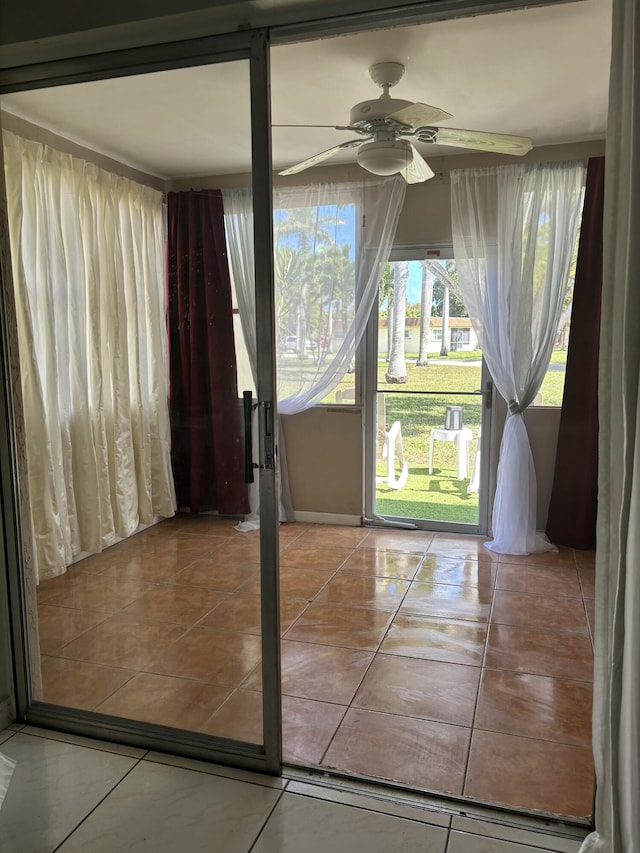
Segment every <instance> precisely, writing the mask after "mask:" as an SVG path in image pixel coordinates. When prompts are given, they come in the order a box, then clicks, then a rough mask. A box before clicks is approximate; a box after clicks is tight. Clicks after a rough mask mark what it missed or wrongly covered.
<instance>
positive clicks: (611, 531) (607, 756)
mask: <svg viewBox="0 0 640 853" xmlns="http://www.w3.org/2000/svg"><path fill="white" fill-rule="evenodd" d="M639 18H640V12H639V7H638V4H637V2H636V0H614V3H613V40H612V51H611V55H612V61H611V81H610V88H609V129H608V134H607V161H606V172H605V213H604V275H603V287H602V324H601V337H600V377H599V380H598V394H599V420H600V447H599V482H598V526H597V542H598V544H597V556H596V635H595V677H594V714H593V746H594V756H595V763H596V782H597V792H596V812H595V823H596V831H595V832H594V833H592V834H591V835H590V836H589V837H588V838H587V839H586V841H585V842H584V844H583V846H582V848H581V850H582V851H583V853H596V851H598V853H605V852H606V853H637V851H639V850H640V523H639V522H640V334H639V333H638V318H640V252H639V251H638V233H639V232H640V201H639V200H640V171H639V169H638V165H639V163H640V19H639Z"/></svg>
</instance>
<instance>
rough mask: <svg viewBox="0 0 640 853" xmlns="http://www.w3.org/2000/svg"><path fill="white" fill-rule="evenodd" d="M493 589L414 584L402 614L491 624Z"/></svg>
mask: <svg viewBox="0 0 640 853" xmlns="http://www.w3.org/2000/svg"><path fill="white" fill-rule="evenodd" d="M492 595H493V589H492V587H491V586H490V585H488V584H487V585H485V586H455V585H454V584H444V583H422V582H420V581H413V582H412V584H411V589H410V590H409V592H408V593H407V595H406V597H405V599H404V601H403V603H402V605H401V607H400V613H413V614H422V615H424V616H439V617H441V618H447V619H456V620H463V621H469V622H488V621H489V614H490V612H491V598H492Z"/></svg>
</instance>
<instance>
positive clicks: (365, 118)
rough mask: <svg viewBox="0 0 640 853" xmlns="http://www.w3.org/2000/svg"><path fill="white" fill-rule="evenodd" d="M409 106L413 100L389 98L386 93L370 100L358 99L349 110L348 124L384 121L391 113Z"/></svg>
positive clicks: (357, 125) (353, 125)
mask: <svg viewBox="0 0 640 853" xmlns="http://www.w3.org/2000/svg"><path fill="white" fill-rule="evenodd" d="M411 106H413V101H405V100H402V99H401V98H391V97H389V96H388V95H387V96H385V95H381V96H380V97H379V98H374V99H373V100H371V101H360V103H359V104H356V105H355V107H353V108H352V110H351V117H350V119H349V124H350V126H351V127H359V126H361V125H369V124H371V123H373V122H376V121H384V120H385V119H386V118H387V116H390V115H391V114H392V113H395V112H397V111H398V110H401V109H404V107H411Z"/></svg>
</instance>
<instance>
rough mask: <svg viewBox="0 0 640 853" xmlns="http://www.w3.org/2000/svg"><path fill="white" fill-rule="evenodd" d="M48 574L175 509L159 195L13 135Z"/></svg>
mask: <svg viewBox="0 0 640 853" xmlns="http://www.w3.org/2000/svg"><path fill="white" fill-rule="evenodd" d="M4 149H5V171H6V183H7V202H8V215H9V234H10V240H11V254H12V268H13V279H14V288H15V300H16V319H17V327H18V341H19V349H20V373H21V381H22V395H23V401H24V421H25V424H24V426H25V432H26V447H27V462H28V478H29V491H30V513H31V523H32V527H33V533H34V540H35V543H36V571H37V575H38V576H39V578H40V579H45V578H48V577H53V576H56V575H59V574H61V573H63V572H64V571H65V568H66V566H68V565H69V563H71V562H72V561H73V559H74V558H75V557H77V556H78V555H80V554H81V553H87V552H88V553H95V552H99V551H101V550H102V549H103V548H105V547H107V546H108V545H111V544H113V543H114V542H116V541H118V540H119V539H121V538H124V537H126V536H128V535H130V534H131V533H133V532H134V531H135V530H136V529H137V527H138V526H139V524H145V523H150V522H151V521H152V520H153V519H154V517H157V516H169V515H173V513H174V511H175V495H174V490H173V477H172V473H171V465H170V431H169V414H168V405H167V396H168V382H167V375H168V372H167V346H166V325H165V226H164V217H163V208H162V195H161V194H160V193H159V192H156V191H155V190H152V189H150V188H148V187H145V186H142V185H140V184H137V183H134V182H133V181H130V180H127V179H125V178H121V177H118V176H116V175H113V174H111V173H109V172H106V171H105V170H103V169H100V168H98V167H97V166H94V165H92V164H90V163H87V162H85V161H82V160H79V159H77V158H75V157H72V156H70V155H67V154H63V153H61V152H59V151H56V150H54V149H52V148H49V147H48V146H46V145H42V144H40V143H36V142H31V141H28V140H25V139H21V138H20V137H17V136H15V135H14V134H11V133H5V134H4Z"/></svg>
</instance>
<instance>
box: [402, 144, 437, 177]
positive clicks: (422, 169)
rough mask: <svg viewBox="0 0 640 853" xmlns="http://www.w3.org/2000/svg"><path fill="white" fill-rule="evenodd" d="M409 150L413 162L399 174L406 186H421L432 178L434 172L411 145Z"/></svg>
mask: <svg viewBox="0 0 640 853" xmlns="http://www.w3.org/2000/svg"><path fill="white" fill-rule="evenodd" d="M411 150H412V151H413V160H412V161H411V163H409V165H408V166H406V167H405V168H404V169H402V171H401V172H400V174H401V175H402V177H403V178H404V179H405V181H406V182H407V183H408V184H421V183H422V182H423V181H428V180H429V178H433V177H434V175H435V172H434V171H433V169H432V168H431V166H429V164H428V163H427V162H426V161H425V159H424V157H423V156H422V154H421V153H420V152H419V151H418V149H417V148H415V146H413V145H412V146H411Z"/></svg>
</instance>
